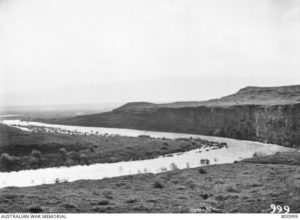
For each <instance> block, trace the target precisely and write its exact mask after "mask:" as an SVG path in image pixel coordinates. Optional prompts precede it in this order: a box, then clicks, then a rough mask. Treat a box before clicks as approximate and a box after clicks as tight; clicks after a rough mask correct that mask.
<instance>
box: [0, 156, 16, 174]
mask: <svg viewBox="0 0 300 220" xmlns="http://www.w3.org/2000/svg"><path fill="white" fill-rule="evenodd" d="M19 162H20V158H19V157H15V156H10V155H9V154H8V153H3V154H2V155H1V157H0V165H1V166H2V167H3V168H4V169H5V170H6V171H7V170H8V171H10V170H14V169H16V168H17V167H18V165H19Z"/></svg>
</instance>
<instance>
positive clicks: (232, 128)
mask: <svg viewBox="0 0 300 220" xmlns="http://www.w3.org/2000/svg"><path fill="white" fill-rule="evenodd" d="M61 123H64V124H74V125H75V124H76V125H82V126H104V127H116V128H133V129H145V130H156V131H170V132H184V133H194V134H203V135H214V136H222V137H230V138H236V139H245V140H253V141H261V142H267V143H274V144H279V145H283V146H287V147H293V148H300V103H298V104H288V105H272V106H261V105H236V106H229V107H220V106H218V107H217V106H215V107H211V106H199V107H186V108H157V109H138V110H132V109H131V110H115V111H113V112H108V113H102V114H96V115H88V116H79V117H76V118H70V119H67V120H65V121H61Z"/></svg>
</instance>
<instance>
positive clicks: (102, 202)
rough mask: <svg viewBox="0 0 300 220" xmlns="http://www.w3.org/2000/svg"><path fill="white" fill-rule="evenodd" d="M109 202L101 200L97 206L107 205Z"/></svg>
mask: <svg viewBox="0 0 300 220" xmlns="http://www.w3.org/2000/svg"><path fill="white" fill-rule="evenodd" d="M109 203H110V202H109V200H107V199H102V200H99V201H98V205H109Z"/></svg>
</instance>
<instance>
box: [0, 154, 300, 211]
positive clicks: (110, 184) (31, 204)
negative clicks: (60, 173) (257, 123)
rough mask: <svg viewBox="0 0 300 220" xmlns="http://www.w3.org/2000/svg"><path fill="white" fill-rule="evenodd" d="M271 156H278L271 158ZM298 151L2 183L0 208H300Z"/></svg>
mask: <svg viewBox="0 0 300 220" xmlns="http://www.w3.org/2000/svg"><path fill="white" fill-rule="evenodd" d="M274 161H276V162H275V163H274ZM299 164H300V153H277V154H275V155H274V156H268V157H257V158H252V159H248V160H245V161H241V162H238V163H234V164H221V165H211V166H206V167H202V168H193V169H184V170H174V171H171V172H166V173H161V174H156V175H154V174H140V175H134V176H123V177H117V178H107V179H103V180H93V181H92V180H81V181H76V182H73V183H67V182H65V183H57V184H55V185H41V186H35V187H26V188H16V187H9V188H3V189H0V212H67V213H92V212H96V213H102V212H113V213H116V212H121V213H124V212H125V213H127V212H155V213H156V212H163V213H166V212H168V213H169V212H175V213H177V212H225V213H269V212H271V208H270V205H271V204H276V205H281V206H289V207H290V212H291V213H300V167H299Z"/></svg>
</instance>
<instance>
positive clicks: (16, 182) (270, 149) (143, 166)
mask: <svg viewBox="0 0 300 220" xmlns="http://www.w3.org/2000/svg"><path fill="white" fill-rule="evenodd" d="M1 122H2V123H4V124H7V125H9V126H11V127H17V128H20V129H22V130H25V131H27V132H32V131H33V130H35V129H43V130H44V131H47V132H60V133H67V134H71V133H76V134H83V135H92V134H93V135H95V134H96V135H122V136H131V137H138V136H140V135H149V136H150V137H153V138H170V139H175V138H201V139H206V140H208V141H215V142H226V143H227V145H228V148H225V147H224V148H221V149H215V150H209V151H206V150H203V148H202V149H195V150H191V151H187V152H184V153H175V154H170V155H167V156H160V157H158V158H155V159H148V160H138V161H127V162H117V163H104V164H92V165H85V166H81V165H80V166H72V167H59V168H46V169H38V170H24V171H18V172H0V188H3V187H7V186H18V187H24V186H34V185H40V184H53V183H55V182H57V181H69V182H72V181H76V180H83V179H94V180H95V179H103V178H109V177H117V176H123V175H129V174H138V173H160V172H165V171H169V170H172V169H174V168H179V169H183V168H193V167H199V166H202V164H201V163H200V160H201V159H208V160H210V164H222V163H233V162H234V161H238V160H242V159H245V158H250V157H252V156H253V154H254V153H255V152H256V153H258V154H262V155H270V154H274V153H276V152H282V151H294V150H293V149H290V148H286V147H282V146H279V145H274V144H266V143H260V142H253V141H244V140H235V139H231V138H221V137H213V136H203V135H192V134H183V133H171V132H154V131H143V130H133V129H119V128H102V127H83V126H67V125H54V124H45V123H39V122H29V121H21V120H2V121H1Z"/></svg>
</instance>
